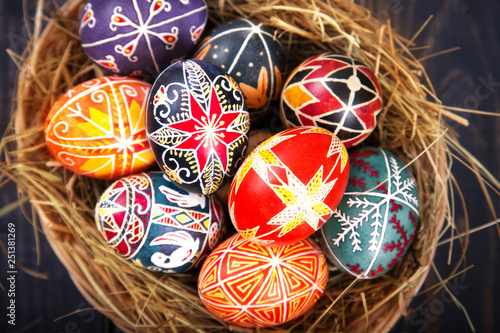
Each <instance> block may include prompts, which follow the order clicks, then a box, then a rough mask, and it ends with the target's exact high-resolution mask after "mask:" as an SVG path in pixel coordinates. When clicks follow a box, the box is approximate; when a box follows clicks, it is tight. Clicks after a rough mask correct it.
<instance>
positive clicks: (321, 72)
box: [280, 53, 382, 148]
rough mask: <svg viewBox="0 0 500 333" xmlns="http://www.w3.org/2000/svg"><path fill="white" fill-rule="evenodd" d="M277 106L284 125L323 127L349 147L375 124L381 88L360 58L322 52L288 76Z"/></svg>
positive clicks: (380, 103)
mask: <svg viewBox="0 0 500 333" xmlns="http://www.w3.org/2000/svg"><path fill="white" fill-rule="evenodd" d="M280 110H281V117H282V120H283V123H284V124H285V126H286V127H296V126H318V127H322V128H326V129H328V130H329V131H331V132H333V133H334V134H335V135H337V136H338V137H339V138H340V140H341V141H342V142H343V143H344V145H345V146H346V148H350V147H352V146H355V145H357V144H359V143H360V142H362V141H363V140H365V139H366V138H367V137H368V136H369V135H370V133H371V132H372V131H373V129H374V128H375V126H376V124H377V118H376V116H377V114H378V113H380V111H381V110H382V91H381V89H380V85H379V83H378V80H377V78H376V77H375V74H374V73H373V72H372V70H371V69H370V68H368V67H367V66H365V65H364V64H362V63H361V62H360V61H358V60H356V59H353V58H351V57H348V56H344V55H337V54H334V53H324V54H320V55H317V56H314V57H311V58H309V59H308V60H306V61H304V62H303V63H302V64H300V65H299V66H298V67H297V68H296V69H295V70H294V71H293V73H292V74H291V75H290V76H289V78H288V80H287V82H286V83H285V86H284V88H283V91H282V95H281V105H280Z"/></svg>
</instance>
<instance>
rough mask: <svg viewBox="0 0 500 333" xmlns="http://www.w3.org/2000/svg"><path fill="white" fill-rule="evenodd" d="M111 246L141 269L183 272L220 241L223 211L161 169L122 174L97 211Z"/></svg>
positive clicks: (107, 191)
mask: <svg viewBox="0 0 500 333" xmlns="http://www.w3.org/2000/svg"><path fill="white" fill-rule="evenodd" d="M95 221H96V224H97V229H98V231H99V233H100V234H101V236H102V237H103V238H104V240H105V241H106V242H107V244H108V245H109V246H110V247H112V248H114V249H115V250H116V251H117V253H118V254H120V255H121V256H122V257H123V258H125V259H127V260H130V261H132V262H133V263H134V264H135V265H137V266H139V267H144V268H147V269H149V270H152V271H159V272H164V273H176V272H184V271H186V270H188V269H190V268H191V267H193V266H195V265H197V264H198V263H199V262H200V259H204V257H205V256H206V255H208V253H210V252H211V251H212V250H213V249H214V248H215V247H216V246H217V245H218V244H219V242H220V240H221V237H222V235H221V230H222V227H223V223H224V215H223V211H222V209H221V206H220V205H219V203H218V202H217V201H216V200H215V199H214V198H208V197H206V196H204V195H201V194H196V193H190V192H186V191H184V190H183V189H180V188H179V187H177V186H176V184H175V183H174V182H172V181H171V180H170V179H169V178H168V177H167V176H166V175H165V174H164V173H163V172H161V171H157V172H148V173H140V174H134V175H130V176H127V177H123V178H121V179H119V180H118V181H116V182H115V183H113V184H112V185H111V186H110V187H108V188H107V189H106V191H105V192H104V193H103V194H102V196H101V198H100V200H99V202H98V203H97V205H96V209H95Z"/></svg>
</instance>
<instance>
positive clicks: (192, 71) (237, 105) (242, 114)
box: [146, 60, 250, 195]
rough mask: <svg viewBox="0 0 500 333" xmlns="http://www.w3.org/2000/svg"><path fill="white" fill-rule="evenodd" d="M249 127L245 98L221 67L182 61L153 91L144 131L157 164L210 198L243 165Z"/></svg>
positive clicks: (192, 188) (160, 77)
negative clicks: (209, 195)
mask: <svg viewBox="0 0 500 333" xmlns="http://www.w3.org/2000/svg"><path fill="white" fill-rule="evenodd" d="M249 128H250V121H249V114H248V111H247V107H246V103H245V99H244V97H243V94H242V92H241V90H240V89H239V88H238V85H237V84H236V82H235V81H234V80H233V79H232V78H231V77H230V76H229V75H227V74H226V73H224V72H222V71H221V70H220V69H219V68H218V67H215V66H213V65H211V64H208V63H205V62H203V61H199V60H181V61H178V62H176V63H174V64H172V65H170V66H169V67H168V68H167V69H165V70H164V71H163V72H162V73H161V74H160V75H159V76H158V77H157V79H156V81H155V82H154V84H153V87H152V88H151V92H150V95H149V101H148V105H147V112H146V132H147V135H148V140H149V143H150V145H151V149H152V151H153V154H154V156H155V159H156V161H157V163H158V165H159V166H160V167H161V169H162V170H163V172H165V173H166V174H167V175H168V176H169V177H170V178H171V179H172V180H174V181H176V182H177V183H178V184H180V185H181V187H183V188H186V189H188V190H190V191H195V192H197V193H202V194H206V195H208V194H212V193H214V192H215V191H217V189H219V188H220V187H221V185H223V184H225V183H226V182H227V181H229V180H230V179H231V178H232V177H233V176H234V174H235V173H236V170H237V168H238V167H239V165H240V164H241V162H242V160H243V156H244V154H245V152H246V148H247V143H248V130H249Z"/></svg>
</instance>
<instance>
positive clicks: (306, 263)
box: [198, 235, 328, 327]
mask: <svg viewBox="0 0 500 333" xmlns="http://www.w3.org/2000/svg"><path fill="white" fill-rule="evenodd" d="M327 279H328V270H327V265H326V259H325V257H324V255H323V253H322V252H321V250H320V248H319V247H318V245H317V244H316V243H315V242H314V241H312V240H310V239H304V240H302V241H299V242H297V243H294V244H291V245H288V246H283V247H264V246H260V245H258V244H254V243H252V242H250V241H248V240H247V239H245V238H243V237H242V236H240V235H234V236H232V237H231V238H229V239H227V240H226V241H224V242H223V243H222V244H221V245H219V246H218V247H217V248H216V249H215V250H214V251H213V252H212V253H211V254H210V255H209V256H208V257H207V259H206V261H205V263H204V264H203V266H202V268H201V271H200V275H199V279H198V293H199V295H200V298H201V300H202V301H203V303H204V304H205V306H206V307H207V308H208V309H209V310H210V311H211V312H212V313H213V314H214V315H216V316H217V317H219V318H222V319H223V320H224V321H227V322H229V323H232V324H235V325H239V326H246V327H266V326H275V325H279V324H282V323H284V322H287V321H289V320H292V319H294V318H296V317H298V316H300V315H302V314H303V313H305V312H306V311H307V310H309V309H310V308H311V307H312V306H313V305H314V304H315V303H316V301H317V300H318V299H319V297H320V296H321V295H322V293H323V290H324V288H325V285H326V281H327Z"/></svg>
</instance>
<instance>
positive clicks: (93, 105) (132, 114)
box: [45, 77, 156, 179]
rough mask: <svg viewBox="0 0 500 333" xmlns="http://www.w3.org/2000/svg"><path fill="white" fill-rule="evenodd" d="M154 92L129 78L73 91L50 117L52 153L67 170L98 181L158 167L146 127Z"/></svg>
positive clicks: (48, 132)
mask: <svg viewBox="0 0 500 333" xmlns="http://www.w3.org/2000/svg"><path fill="white" fill-rule="evenodd" d="M150 88H151V85H150V84H148V83H145V82H142V81H140V80H136V79H132V78H126V77H103V78H97V79H93V80H90V81H87V82H84V83H82V84H80V85H78V86H75V87H73V88H71V89H70V90H69V91H67V92H66V93H65V94H64V95H63V96H62V97H60V98H59V99H58V100H57V101H56V103H55V104H54V105H53V107H52V109H51V110H50V112H49V114H48V116H47V120H46V123H45V140H46V143H47V148H48V150H49V151H50V153H51V154H52V155H53V156H54V157H55V158H56V160H57V161H59V162H60V163H61V164H62V165H63V166H65V167H66V168H68V169H70V170H71V171H73V172H75V173H78V174H82V175H85V176H89V177H93V178H101V179H117V178H120V177H123V176H125V175H128V174H131V173H135V172H141V171H144V170H146V169H149V168H150V167H152V166H154V165H156V164H155V159H154V156H153V153H152V152H151V149H150V147H149V143H148V139H147V136H146V130H145V122H144V116H145V112H146V103H147V96H148V93H149V89H150Z"/></svg>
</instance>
